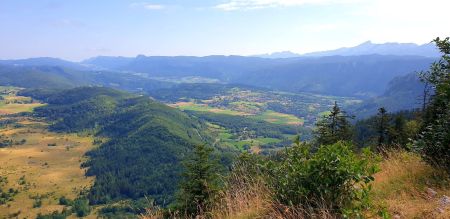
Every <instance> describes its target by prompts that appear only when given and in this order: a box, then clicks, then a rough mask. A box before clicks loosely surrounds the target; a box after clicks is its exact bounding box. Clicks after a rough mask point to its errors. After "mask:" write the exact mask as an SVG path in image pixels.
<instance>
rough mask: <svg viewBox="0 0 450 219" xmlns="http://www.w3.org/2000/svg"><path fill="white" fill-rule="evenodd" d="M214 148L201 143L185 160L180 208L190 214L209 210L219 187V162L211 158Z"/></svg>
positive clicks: (178, 198) (179, 198)
mask: <svg viewBox="0 0 450 219" xmlns="http://www.w3.org/2000/svg"><path fill="white" fill-rule="evenodd" d="M212 151H213V149H212V148H210V147H208V146H206V145H204V144H200V145H197V146H196V147H195V148H194V151H193V154H192V156H191V157H190V158H189V159H187V160H186V161H184V167H185V172H184V173H183V180H182V182H181V184H180V185H181V186H180V193H179V195H178V197H177V201H178V208H179V210H180V211H181V212H184V213H185V214H187V215H188V216H196V215H201V214H204V213H205V212H207V211H208V210H209V209H210V207H211V203H212V201H213V199H214V197H215V195H216V192H217V189H218V177H217V171H218V163H217V162H216V161H215V160H213V159H212V158H211V153H212Z"/></svg>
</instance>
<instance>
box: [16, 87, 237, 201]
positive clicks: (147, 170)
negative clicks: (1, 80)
mask: <svg viewBox="0 0 450 219" xmlns="http://www.w3.org/2000/svg"><path fill="white" fill-rule="evenodd" d="M21 95H25V96H31V97H33V98H34V99H40V100H43V101H46V102H47V103H48V105H47V106H45V107H40V108H37V109H36V110H35V112H34V114H35V116H37V117H44V118H46V119H48V120H49V121H52V122H53V125H52V126H51V127H50V130H52V131H57V132H86V131H88V132H92V133H94V134H95V135H98V136H102V137H105V138H107V139H108V140H107V141H106V142H103V143H102V144H101V145H100V146H99V147H98V148H97V149H95V150H93V151H90V152H88V154H87V155H88V156H89V157H90V159H89V161H87V162H86V163H84V164H83V166H84V167H89V169H88V171H87V173H86V174H87V176H96V181H95V183H94V185H93V187H92V188H91V190H90V193H89V196H88V197H89V199H90V201H91V204H100V203H109V202H111V201H117V200H120V199H134V200H137V199H140V198H144V197H145V196H147V197H149V198H152V199H154V200H155V201H156V203H158V204H168V203H170V202H171V201H172V200H173V195H174V193H175V190H176V189H177V187H176V185H177V181H178V179H179V173H180V170H181V164H180V160H181V159H182V158H183V157H184V156H186V155H187V154H189V152H190V150H191V149H192V148H193V146H194V145H195V144H201V143H204V142H211V141H210V138H211V137H210V136H209V135H208V133H207V132H206V131H205V129H206V128H205V125H204V124H203V123H201V122H199V121H198V120H196V119H194V118H192V117H191V116H188V115H187V114H185V113H183V112H181V111H178V110H176V109H173V108H170V107H168V106H166V105H163V104H160V103H158V102H155V101H153V100H151V99H150V98H148V97H145V96H136V95H132V94H129V93H125V92H122V91H117V90H113V89H109V88H100V87H81V88H75V89H71V90H66V91H62V92H51V91H48V90H47V91H45V90H28V91H23V92H22V93H21ZM217 150H221V151H222V152H221V153H220V156H221V157H223V160H224V161H225V160H227V159H226V158H225V157H226V156H229V155H230V154H232V153H233V149H230V148H219V147H217Z"/></svg>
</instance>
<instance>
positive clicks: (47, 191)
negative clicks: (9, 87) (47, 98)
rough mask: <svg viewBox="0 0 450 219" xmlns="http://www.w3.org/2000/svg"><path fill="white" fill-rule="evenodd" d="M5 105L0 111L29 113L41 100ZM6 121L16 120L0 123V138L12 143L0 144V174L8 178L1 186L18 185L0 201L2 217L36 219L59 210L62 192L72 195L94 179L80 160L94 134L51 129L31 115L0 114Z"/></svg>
mask: <svg viewBox="0 0 450 219" xmlns="http://www.w3.org/2000/svg"><path fill="white" fill-rule="evenodd" d="M8 105H10V104H3V105H0V112H5V109H7V110H9V112H14V113H18V112H23V111H30V110H32V108H33V107H35V106H38V105H40V104H34V105H33V106H30V105H29V104H23V105H26V106H8ZM15 105H22V104H15ZM11 109H14V110H11ZM6 119H15V120H16V121H15V123H14V124H12V125H6V126H0V136H3V138H7V139H10V140H12V141H13V142H15V144H13V145H12V146H7V147H5V148H0V176H2V177H7V181H8V182H7V183H6V184H4V185H3V186H2V187H3V188H2V189H3V191H7V190H8V189H9V188H13V189H17V190H18V194H17V195H15V196H14V199H13V200H12V201H9V202H7V203H6V204H4V205H0V218H8V217H9V216H11V215H13V214H16V213H18V212H20V214H19V216H18V218H35V217H36V215H37V214H38V213H43V214H45V213H50V212H53V211H55V210H59V211H60V210H62V208H63V206H61V205H58V202H59V198H60V197H61V196H65V197H67V198H70V199H74V198H76V197H77V196H78V194H80V192H81V191H83V190H85V189H88V188H89V187H90V186H91V184H92V183H93V180H94V178H92V177H90V178H87V177H85V176H84V172H85V170H84V169H81V168H80V164H81V162H83V161H84V160H85V159H86V158H85V157H84V154H85V153H86V152H87V151H89V150H91V149H92V148H93V144H92V141H93V139H92V137H84V136H78V135H76V134H61V133H53V132H49V131H48V130H47V126H48V124H47V123H46V122H44V121H39V120H37V119H35V118H30V117H14V118H13V117H11V116H8V115H3V116H1V117H0V120H6ZM16 142H24V143H23V144H18V143H16ZM0 186H1V184H0ZM37 196H40V197H41V200H42V205H41V207H33V204H34V203H35V198H33V197H37Z"/></svg>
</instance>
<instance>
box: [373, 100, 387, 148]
mask: <svg viewBox="0 0 450 219" xmlns="http://www.w3.org/2000/svg"><path fill="white" fill-rule="evenodd" d="M388 123H389V117H388V114H387V110H386V109H385V108H384V107H381V108H379V109H378V119H377V126H376V127H377V133H378V144H377V151H378V152H380V151H381V149H382V147H383V145H384V144H385V142H386V135H387V130H388V125H389V124H388Z"/></svg>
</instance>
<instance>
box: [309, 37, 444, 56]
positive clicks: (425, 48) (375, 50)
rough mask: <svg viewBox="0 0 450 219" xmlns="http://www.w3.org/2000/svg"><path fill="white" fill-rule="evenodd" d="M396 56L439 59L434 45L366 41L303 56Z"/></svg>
mask: <svg viewBox="0 0 450 219" xmlns="http://www.w3.org/2000/svg"><path fill="white" fill-rule="evenodd" d="M372 54H377V55H398V56H405V55H409V56H424V57H439V56H440V53H439V50H438V49H437V48H436V46H435V45H434V44H424V45H417V44H414V43H396V42H391V43H380V44H378V43H373V42H372V41H370V40H369V41H366V42H364V43H361V44H359V45H357V46H355V47H343V48H339V49H335V50H329V51H321V52H312V53H307V54H304V56H358V55H372Z"/></svg>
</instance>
